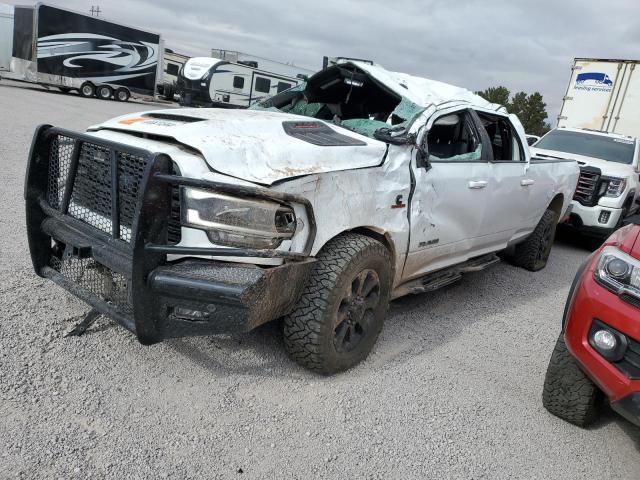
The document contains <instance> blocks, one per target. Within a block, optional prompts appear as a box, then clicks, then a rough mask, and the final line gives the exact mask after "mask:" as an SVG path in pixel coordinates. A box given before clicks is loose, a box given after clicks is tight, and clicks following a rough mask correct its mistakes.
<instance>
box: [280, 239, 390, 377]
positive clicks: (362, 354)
mask: <svg viewBox="0 0 640 480" xmlns="http://www.w3.org/2000/svg"><path fill="white" fill-rule="evenodd" d="M391 271H392V268H391V256H390V254H389V250H387V248H386V247H385V246H384V245H382V244H381V243H380V242H378V241H376V240H374V239H372V238H369V237H366V236H364V235H360V234H354V233H347V234H342V235H340V236H338V237H336V238H334V239H333V240H331V241H330V242H328V243H327V245H325V246H324V247H323V249H322V250H321V251H320V252H319V253H318V255H317V256H316V262H315V265H314V267H313V270H312V272H311V274H310V277H309V279H308V281H307V284H306V285H305V287H304V290H303V293H302V295H301V297H300V299H299V300H298V304H297V305H296V307H295V309H294V310H293V312H291V313H290V314H289V315H287V316H286V317H285V318H284V322H283V331H284V332H283V333H284V343H285V347H286V349H287V352H288V353H289V355H290V356H291V358H293V360H295V361H296V362H297V363H298V364H300V365H302V366H303V367H306V368H308V369H310V370H313V371H315V372H318V373H322V374H325V375H329V374H332V373H337V372H340V371H343V370H346V369H348V368H351V367H353V366H354V365H356V364H358V363H359V362H361V361H362V360H364V359H365V358H366V357H367V355H369V353H370V352H371V350H372V348H373V345H374V344H375V342H376V340H377V338H378V335H379V334H380V331H381V330H382V326H383V323H384V318H385V316H386V313H387V308H388V305H389V297H390V290H391Z"/></svg>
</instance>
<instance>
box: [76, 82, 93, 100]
mask: <svg viewBox="0 0 640 480" xmlns="http://www.w3.org/2000/svg"><path fill="white" fill-rule="evenodd" d="M78 92H80V96H82V97H85V98H89V97H93V96H95V94H96V87H95V85H94V84H93V83H91V82H84V83H83V84H82V85H80V90H78Z"/></svg>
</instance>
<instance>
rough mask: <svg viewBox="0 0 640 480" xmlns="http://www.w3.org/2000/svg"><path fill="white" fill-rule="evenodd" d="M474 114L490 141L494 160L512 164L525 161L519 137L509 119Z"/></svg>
mask: <svg viewBox="0 0 640 480" xmlns="http://www.w3.org/2000/svg"><path fill="white" fill-rule="evenodd" d="M476 113H477V114H478V117H480V120H481V121H482V126H483V127H484V129H485V130H486V131H487V135H488V136H489V140H490V141H491V148H492V150H493V159H494V160H496V161H514V162H520V161H524V160H525V156H524V149H523V147H522V144H521V143H520V137H519V136H518V134H517V133H516V130H515V128H514V127H513V125H512V124H511V122H510V121H509V119H507V118H505V117H501V116H497V115H489V114H486V113H484V112H476Z"/></svg>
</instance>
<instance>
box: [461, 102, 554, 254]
mask: <svg viewBox="0 0 640 480" xmlns="http://www.w3.org/2000/svg"><path fill="white" fill-rule="evenodd" d="M474 114H475V115H474V118H475V119H476V120H477V121H478V122H479V129H480V128H481V129H482V130H483V132H482V133H483V136H485V135H484V134H485V133H486V136H485V138H486V141H485V143H488V144H489V149H490V150H491V161H490V162H489V171H490V174H489V185H488V186H487V190H488V193H489V194H488V196H487V207H486V211H485V217H484V221H483V223H482V225H481V227H480V232H481V236H482V237H481V238H482V241H481V242H480V243H481V245H482V246H483V247H486V248H492V249H494V248H499V247H500V246H502V245H505V246H506V243H507V242H508V241H509V240H511V239H512V238H514V237H515V236H517V234H518V233H519V232H521V231H528V230H529V227H530V226H531V225H533V226H535V224H536V222H537V220H534V218H535V217H536V214H537V211H538V210H539V208H538V206H537V205H534V204H535V203H536V201H535V198H534V197H535V196H532V195H531V192H532V191H534V190H536V191H537V189H538V187H539V185H536V183H538V180H539V179H538V178H537V176H536V175H534V174H535V172H531V171H529V168H528V167H529V162H528V158H527V157H526V151H525V149H524V145H523V144H522V142H521V141H520V136H519V135H518V133H517V131H516V129H515V127H514V125H513V123H512V122H511V121H510V120H509V117H508V116H506V115H500V114H493V113H491V114H488V113H485V112H474ZM539 200H540V201H543V202H544V201H546V200H547V199H546V197H545V196H544V195H543V194H542V193H541V195H540V199H539Z"/></svg>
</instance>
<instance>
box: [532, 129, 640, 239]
mask: <svg viewBox="0 0 640 480" xmlns="http://www.w3.org/2000/svg"><path fill="white" fill-rule="evenodd" d="M532 151H533V152H534V154H535V155H537V156H538V157H540V158H549V157H552V158H553V157H564V158H569V159H574V160H576V161H577V162H578V164H579V165H580V179H579V180H578V186H577V188H576V192H575V194H574V196H573V201H572V202H571V215H570V216H569V217H568V218H567V224H568V225H569V226H571V227H573V228H575V229H576V230H578V231H580V232H581V233H584V234H588V235H594V236H598V237H605V238H606V237H608V236H609V235H611V233H612V232H613V231H614V230H616V229H618V228H619V227H620V226H621V225H622V223H623V220H624V219H625V218H627V217H629V216H630V215H633V214H634V213H636V212H637V211H638V210H639V209H640V177H639V173H640V142H639V141H638V140H637V139H636V138H634V137H629V136H626V135H621V134H617V133H606V132H600V131H594V130H589V129H583V128H565V127H560V128H556V129H554V130H551V131H550V132H549V133H547V134H546V135H545V136H544V137H542V139H541V140H539V141H538V142H537V143H536V144H535V147H533V148H532Z"/></svg>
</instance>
